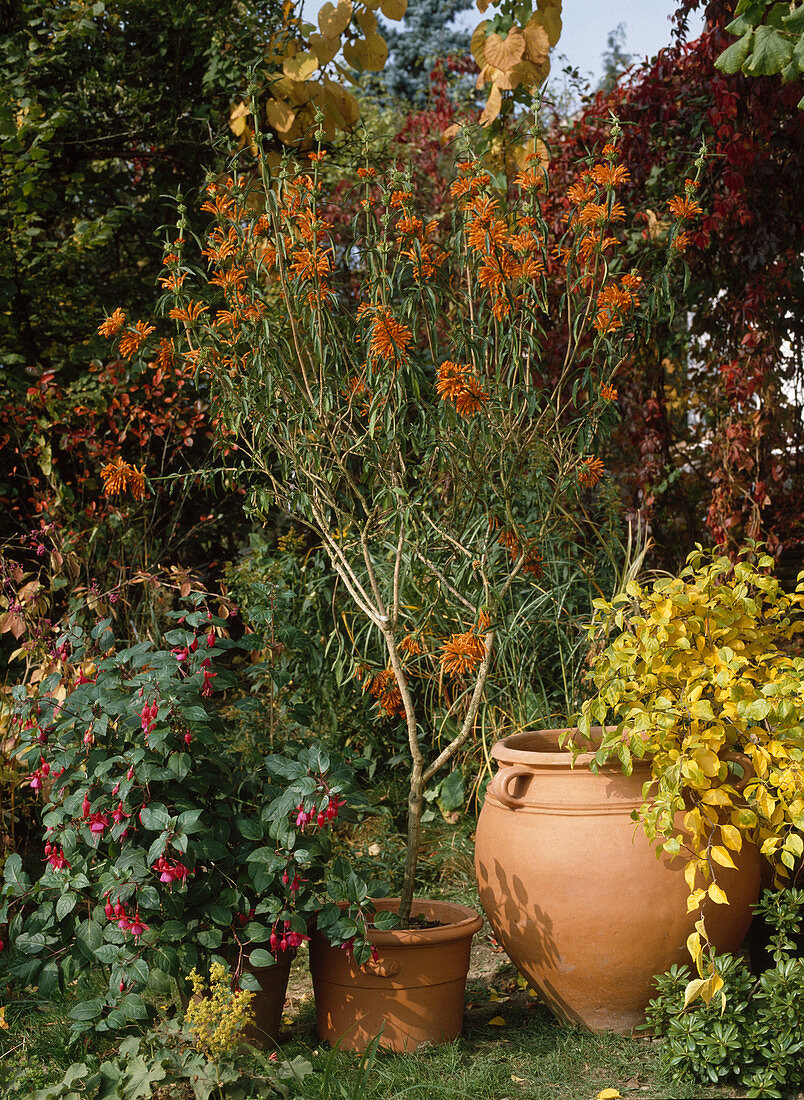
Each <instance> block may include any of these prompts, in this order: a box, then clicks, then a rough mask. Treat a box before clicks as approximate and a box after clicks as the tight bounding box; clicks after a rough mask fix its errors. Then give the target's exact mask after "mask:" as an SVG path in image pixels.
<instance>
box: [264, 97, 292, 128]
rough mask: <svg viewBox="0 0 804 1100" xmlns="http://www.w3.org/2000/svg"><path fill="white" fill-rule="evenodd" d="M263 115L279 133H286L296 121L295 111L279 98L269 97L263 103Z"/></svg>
mask: <svg viewBox="0 0 804 1100" xmlns="http://www.w3.org/2000/svg"><path fill="white" fill-rule="evenodd" d="M265 117H266V118H267V119H268V122H269V123H270V124H271V126H273V128H274V129H275V130H276V131H277V133H279V134H284V133H287V131H288V130H289V129H290V128H291V126H292V125H293V123H294V122H295V121H296V112H295V111H294V110H292V108H291V106H290V104H288V103H285V102H284V100H281V99H269V100H268V102H267V103H266V104H265Z"/></svg>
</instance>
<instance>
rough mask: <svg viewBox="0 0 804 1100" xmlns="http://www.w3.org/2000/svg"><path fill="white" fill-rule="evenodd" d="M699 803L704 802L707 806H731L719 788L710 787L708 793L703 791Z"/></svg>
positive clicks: (729, 800)
mask: <svg viewBox="0 0 804 1100" xmlns="http://www.w3.org/2000/svg"><path fill="white" fill-rule="evenodd" d="M701 802H705V803H706V805H707V806H730V805H731V799H730V798H729V796H728V795H727V794H726V792H725V791H722V790H721V789H720V787H711V788H710V789H709V790H708V791H704V793H703V794H702V795H701Z"/></svg>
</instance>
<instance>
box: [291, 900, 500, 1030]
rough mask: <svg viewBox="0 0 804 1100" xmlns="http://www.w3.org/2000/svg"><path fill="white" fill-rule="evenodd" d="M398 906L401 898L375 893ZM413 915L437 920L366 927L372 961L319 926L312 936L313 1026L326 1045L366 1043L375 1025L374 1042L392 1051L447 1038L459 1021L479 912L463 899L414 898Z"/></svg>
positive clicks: (381, 904) (383, 903)
mask: <svg viewBox="0 0 804 1100" xmlns="http://www.w3.org/2000/svg"><path fill="white" fill-rule="evenodd" d="M375 904H376V907H377V909H393V910H396V909H398V907H399V898H383V899H382V900H379V901H377V902H376V903H375ZM413 916H422V917H424V919H425V920H428V921H439V922H441V923H439V924H438V925H437V926H436V927H434V928H412V929H406V930H401V929H391V930H389V931H384V932H383V931H378V930H377V929H372V930H371V931H370V934H369V935H370V939H371V942H372V944H373V945H374V946H375V947H376V949H377V959H376V961H369V962H368V963H366V964H364V965H363V966H358V965H357V964H356V963H355V962H354V960H353V959H352V958H351V957H350V956H349V955H348V954H347V952H346V951H344V950H342V949H341V948H339V947H332V946H331V945H330V944H329V943H328V942H327V940H326V939H325V938H324V936H322V935H321V934H320V933H315V934H314V935H313V937H312V939H311V941H310V969H311V971H312V974H313V989H314V991H315V1009H316V1018H317V1022H318V1034H319V1035H320V1036H321V1038H322V1039H326V1040H327V1041H328V1042H329V1043H331V1044H332V1046H338V1047H341V1048H342V1049H346V1050H365V1049H366V1047H367V1046H368V1044H369V1043H370V1042H371V1041H372V1039H374V1037H375V1036H376V1035H378V1034H379V1033H380V1030H381V1029H382V1037H381V1039H380V1045H381V1046H383V1047H385V1048H387V1049H390V1050H396V1051H405V1050H416V1049H417V1048H418V1047H420V1046H422V1045H424V1044H432V1043H450V1042H452V1041H453V1040H454V1039H457V1038H458V1036H459V1035H460V1033H461V1027H462V1025H463V1006H464V996H465V992H466V975H467V973H468V971H469V949H470V946H471V942H472V936H474V934H475V932H477V931H478V930H479V929H480V928H481V927H482V925H483V918H482V917H481V916H480V915H479V914H478V913H476V912H475V911H474V910H473V909H469V908H467V907H466V906H465V905H454V904H452V903H449V902H444V901H416V902H414V904H413Z"/></svg>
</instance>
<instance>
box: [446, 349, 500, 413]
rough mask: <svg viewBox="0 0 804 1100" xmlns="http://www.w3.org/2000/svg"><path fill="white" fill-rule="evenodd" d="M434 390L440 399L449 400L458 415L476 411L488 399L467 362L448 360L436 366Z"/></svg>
mask: <svg viewBox="0 0 804 1100" xmlns="http://www.w3.org/2000/svg"><path fill="white" fill-rule="evenodd" d="M436 392H437V393H438V395H439V396H440V397H441V399H442V400H444V401H451V402H452V403H453V405H454V406H455V411H456V412H457V413H458V414H459V415H460V416H463V417H467V418H468V417H470V416H473V415H474V414H475V413H476V412H478V410H479V409H481V408H482V407H483V405H484V404H485V403H486V402H487V401H488V399H489V395H488V394H487V393H486V391H485V390H484V389H483V387H482V386H481V384H480V382H479V380H478V379H477V378H475V376H474V375H473V374H472V368H471V367H470V366H469V365H468V364H467V363H451V362H450V361H449V360H447V361H446V362H444V363H442V364H441V366H440V367H439V368H438V376H437V378H436Z"/></svg>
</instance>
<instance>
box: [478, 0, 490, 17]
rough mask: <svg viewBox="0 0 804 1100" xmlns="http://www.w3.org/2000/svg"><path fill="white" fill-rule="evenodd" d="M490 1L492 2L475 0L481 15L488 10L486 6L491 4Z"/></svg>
mask: <svg viewBox="0 0 804 1100" xmlns="http://www.w3.org/2000/svg"><path fill="white" fill-rule="evenodd" d="M490 3H491V0H475V6H476V7H477V10H478V11H479V12H480V14H481V15H482V14H483V12H484V11H485V10H486V8H487V7H488V6H489V4H490Z"/></svg>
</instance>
